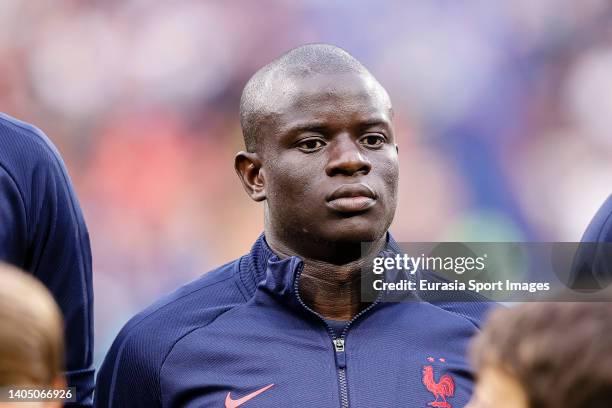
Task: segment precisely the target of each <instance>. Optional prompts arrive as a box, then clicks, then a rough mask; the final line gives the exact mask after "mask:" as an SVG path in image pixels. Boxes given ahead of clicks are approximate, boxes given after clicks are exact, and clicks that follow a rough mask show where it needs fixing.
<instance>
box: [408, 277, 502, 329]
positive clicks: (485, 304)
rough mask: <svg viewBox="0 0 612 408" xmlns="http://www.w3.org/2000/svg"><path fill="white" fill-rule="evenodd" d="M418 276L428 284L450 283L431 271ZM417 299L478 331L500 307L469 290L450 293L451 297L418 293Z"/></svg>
mask: <svg viewBox="0 0 612 408" xmlns="http://www.w3.org/2000/svg"><path fill="white" fill-rule="evenodd" d="M419 275H420V277H421V278H425V279H427V280H428V281H430V282H441V283H449V282H450V281H449V280H448V279H446V278H444V277H442V276H440V275H438V274H436V273H433V272H431V271H426V270H421V271H419ZM449 293H450V292H449ZM431 296H433V298H431ZM419 297H421V298H422V299H423V300H425V301H427V302H428V303H430V304H431V305H433V306H435V307H437V308H439V309H441V310H443V311H444V312H447V313H449V314H450V316H453V317H455V318H459V319H464V320H467V321H468V322H469V323H470V324H472V325H473V326H474V327H475V328H477V329H479V330H480V328H481V327H482V325H483V324H484V322H485V320H486V318H487V316H488V315H489V313H490V312H491V311H492V310H493V309H495V308H497V307H501V305H500V304H499V303H497V302H495V301H492V300H490V299H488V298H486V297H484V296H481V295H480V294H478V293H475V292H472V291H469V290H464V291H459V292H452V295H448V296H447V295H442V296H441V295H440V294H439V293H437V294H434V295H429V294H426V293H420V294H419Z"/></svg>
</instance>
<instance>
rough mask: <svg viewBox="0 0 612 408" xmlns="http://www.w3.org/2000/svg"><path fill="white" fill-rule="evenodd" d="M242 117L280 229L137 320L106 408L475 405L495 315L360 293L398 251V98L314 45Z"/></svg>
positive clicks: (107, 378)
mask: <svg viewBox="0 0 612 408" xmlns="http://www.w3.org/2000/svg"><path fill="white" fill-rule="evenodd" d="M240 111H241V112H240V114H241V115H240V119H241V125H242V129H243V134H244V138H245V144H246V149H247V151H244V152H240V153H238V154H237V155H236V160H235V167H236V171H237V173H238V176H239V178H240V180H241V182H242V184H243V186H244V188H245V190H246V191H247V193H248V195H249V196H250V197H251V198H252V199H253V200H255V201H261V202H263V203H264V225H265V227H264V235H262V236H261V237H260V238H259V239H258V240H257V241H256V242H255V244H254V245H253V248H252V250H251V252H250V253H249V254H247V255H245V256H243V257H242V258H240V259H238V260H235V261H233V262H231V263H228V264H226V265H224V266H222V267H220V268H218V269H216V270H214V271H212V272H209V273H208V274H206V275H204V276H203V277H202V278H200V279H198V280H197V281H195V282H193V283H191V284H189V285H186V286H184V287H183V288H181V289H179V290H178V291H177V292H175V293H174V294H171V295H170V296H168V297H166V298H164V299H162V300H161V301H159V302H158V303H156V304H154V305H153V306H151V307H150V308H148V309H147V310H145V311H144V312H142V313H140V314H139V315H138V316H136V317H135V318H133V319H132V320H131V321H130V322H129V323H128V324H127V325H126V327H125V328H124V329H123V330H122V331H121V333H120V334H119V336H118V338H117V339H116V341H115V343H114V344H113V346H112V347H111V350H110V351H109V354H108V356H107V357H106V360H105V362H104V364H103V366H102V368H101V371H100V373H99V376H98V384H97V389H96V405H97V406H99V407H132V406H142V407H179V406H180V407H203V406H206V407H223V406H225V407H226V408H236V407H239V406H240V407H242V406H244V407H281V406H283V407H333V406H340V407H349V406H351V407H396V406H409V407H417V406H423V407H426V406H427V404H428V403H431V404H434V405H431V406H438V407H447V408H452V407H461V406H463V405H464V404H465V403H466V402H467V400H468V398H469V395H470V392H471V382H472V379H471V377H470V374H469V367H468V365H467V363H466V362H465V360H464V358H463V355H464V351H465V347H466V344H467V341H468V339H469V338H470V336H471V335H472V334H474V333H475V332H476V330H477V322H478V319H479V318H480V316H479V315H480V313H481V312H482V309H481V308H480V307H479V306H477V305H475V304H473V303H472V304H466V307H464V308H463V309H462V310H461V311H459V312H453V311H450V310H444V309H442V308H440V307H436V306H433V305H431V304H429V303H418V302H410V303H393V304H392V303H384V302H381V301H380V300H379V301H377V302H373V303H370V304H367V303H362V302H361V299H360V274H361V268H362V267H363V266H367V261H366V259H368V257H370V256H372V255H375V254H377V253H379V252H384V253H392V252H394V251H397V247H396V245H395V244H394V242H393V240H392V239H391V238H390V237H389V235H388V234H387V229H388V227H389V225H390V224H391V221H392V220H393V216H394V212H395V207H396V200H397V181H398V172H399V170H398V169H399V167H398V156H397V145H396V139H395V135H394V133H393V126H392V123H391V117H392V107H391V102H390V100H389V97H388V95H387V92H386V91H385V90H384V89H383V88H382V86H381V85H380V84H379V83H378V82H377V81H376V79H374V77H373V76H372V75H371V74H370V73H369V72H368V71H367V70H366V69H365V68H364V67H363V66H362V65H361V64H360V63H359V62H358V61H357V60H355V59H354V58H353V57H352V56H350V55H349V54H348V53H346V52H345V51H343V50H341V49H339V48H337V47H334V46H330V45H322V44H314V45H306V46H302V47H299V48H296V49H294V50H292V51H289V52H288V53H286V54H284V55H283V56H281V57H280V58H278V59H276V60H275V61H273V62H271V63H270V64H268V65H266V66H265V67H263V68H262V69H261V70H259V71H258V72H257V73H256V74H255V75H254V76H253V77H252V78H251V79H250V80H249V82H248V83H247V85H246V87H245V89H244V91H243V95H242V99H241V104H240ZM230 227H231V228H234V226H230ZM235 227H238V225H236V226H235ZM363 242H366V243H369V251H367V252H366V253H364V254H362V253H361V244H362V243H363ZM455 306H456V305H455ZM426 367H427V370H428V373H430V374H431V375H429V374H427V375H425V374H424V370H425V368H426ZM442 374H444V375H446V377H445V378H447V380H445V382H444V384H442V385H441V384H438V382H437V381H438V377H439V376H441V375H442ZM434 375H435V378H433V376H434ZM445 386H446V388H444V387H445Z"/></svg>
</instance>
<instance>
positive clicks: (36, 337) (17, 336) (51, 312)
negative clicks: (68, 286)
mask: <svg viewBox="0 0 612 408" xmlns="http://www.w3.org/2000/svg"><path fill="white" fill-rule="evenodd" d="M63 368H64V338H63V322H62V316H61V312H60V310H59V307H58V306H57V304H56V303H55V301H54V299H53V297H52V296H51V294H50V293H49V291H48V290H47V288H46V287H45V286H44V285H43V284H42V283H41V282H40V281H38V280H37V279H36V278H34V277H33V276H31V275H29V274H26V273H24V272H22V271H20V270H18V269H17V268H14V267H12V266H8V265H6V264H0V385H3V386H8V385H50V384H52V383H53V381H54V380H55V379H57V378H58V376H60V375H61V373H62V371H63Z"/></svg>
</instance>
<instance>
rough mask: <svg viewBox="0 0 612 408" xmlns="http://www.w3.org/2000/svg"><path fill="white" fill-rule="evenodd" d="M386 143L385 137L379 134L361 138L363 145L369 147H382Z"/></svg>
mask: <svg viewBox="0 0 612 408" xmlns="http://www.w3.org/2000/svg"><path fill="white" fill-rule="evenodd" d="M385 142H386V139H385V137H384V136H383V135H379V134H368V135H365V136H364V137H362V138H361V144H362V145H364V146H367V147H381V146H382V145H383V144H384V143H385Z"/></svg>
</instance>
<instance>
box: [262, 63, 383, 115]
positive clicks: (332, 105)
mask: <svg viewBox="0 0 612 408" xmlns="http://www.w3.org/2000/svg"><path fill="white" fill-rule="evenodd" d="M277 85H280V86H275V87H274V90H273V92H271V94H272V95H271V96H272V98H271V101H272V104H271V106H270V108H271V119H274V122H275V123H276V124H277V125H278V126H280V127H286V126H291V124H293V123H296V122H308V121H317V122H335V123H336V124H341V123H340V122H342V123H343V124H346V125H350V124H351V122H354V121H363V120H372V119H374V120H379V121H383V122H390V120H391V102H390V100H389V97H388V95H387V93H386V91H385V90H384V89H383V88H382V86H380V84H379V83H378V82H377V81H376V80H375V79H374V78H372V76H370V75H367V74H363V73H357V72H345V73H334V74H311V75H301V76H289V77H285V78H284V79H283V80H280V81H278V82H277Z"/></svg>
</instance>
